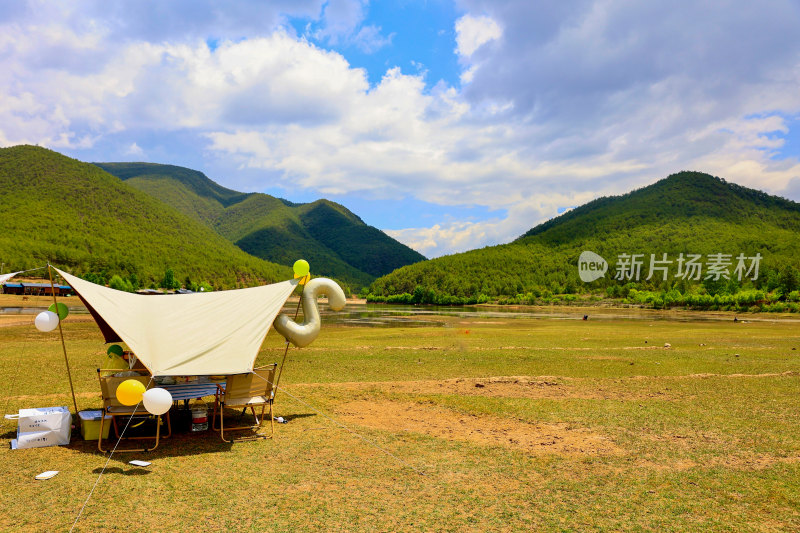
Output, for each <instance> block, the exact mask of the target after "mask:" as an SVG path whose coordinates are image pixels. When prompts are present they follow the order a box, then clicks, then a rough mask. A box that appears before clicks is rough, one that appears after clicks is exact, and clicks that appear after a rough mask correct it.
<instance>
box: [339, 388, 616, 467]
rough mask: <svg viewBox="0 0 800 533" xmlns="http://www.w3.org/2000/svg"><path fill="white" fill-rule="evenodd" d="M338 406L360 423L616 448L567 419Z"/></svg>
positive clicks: (497, 442)
mask: <svg viewBox="0 0 800 533" xmlns="http://www.w3.org/2000/svg"><path fill="white" fill-rule="evenodd" d="M337 412H338V413H339V416H340V419H341V420H343V421H345V422H349V423H352V424H358V425H360V426H366V427H370V428H374V429H381V430H384V431H392V432H414V433H422V434H425V435H430V436H433V437H437V438H442V439H447V440H452V441H465V442H472V443H477V444H481V445H487V446H505V447H508V448H515V449H520V450H524V451H525V452H527V453H530V454H534V455H539V454H562V455H575V454H582V455H617V454H620V453H621V450H620V449H619V448H618V447H617V446H615V445H614V444H613V443H612V442H611V441H610V440H609V439H608V438H606V437H604V436H602V435H600V434H597V433H594V432H592V431H590V430H588V429H585V428H577V427H573V426H570V425H569V424H544V423H539V424H526V423H524V422H520V421H517V420H511V419H507V418H501V417H495V416H476V415H469V414H463V413H456V412H454V411H452V410H449V409H442V408H438V407H432V406H428V405H420V404H418V403H414V402H395V401H383V402H375V401H367V400H358V401H353V402H348V403H346V404H343V405H341V406H339V408H338V409H337Z"/></svg>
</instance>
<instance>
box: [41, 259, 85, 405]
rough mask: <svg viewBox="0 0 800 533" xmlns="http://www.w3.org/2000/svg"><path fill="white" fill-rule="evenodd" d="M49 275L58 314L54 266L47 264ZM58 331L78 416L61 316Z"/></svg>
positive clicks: (73, 403)
mask: <svg viewBox="0 0 800 533" xmlns="http://www.w3.org/2000/svg"><path fill="white" fill-rule="evenodd" d="M47 275H48V276H50V290H51V291H52V293H53V307H55V309H56V316H58V301H57V300H56V288H55V285H53V267H52V266H50V263H48V264H47ZM58 332H59V333H60V334H61V348H62V349H63V350H64V362H65V363H66V364H67V377H68V378H69V390H70V391H72V405H73V407H75V416H78V402H76V401H75V387H74V386H73V385H72V372H70V369H69V359H67V345H66V343H65V342H64V330H63V329H61V317H60V316H58Z"/></svg>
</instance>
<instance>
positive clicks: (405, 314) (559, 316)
mask: <svg viewBox="0 0 800 533" xmlns="http://www.w3.org/2000/svg"><path fill="white" fill-rule="evenodd" d="M296 309H297V304H296V303H288V304H287V305H286V306H284V308H283V310H282V312H283V313H284V314H286V315H288V316H291V317H293V316H294V314H295V310H296ZM46 310H47V307H0V315H36V314H39V313H41V312H42V311H46ZM69 310H70V313H76V314H87V313H88V311H87V310H86V308H85V307H83V306H77V307H70V309H69ZM319 311H320V316H321V318H322V322H323V323H326V324H342V325H352V326H373V327H383V328H391V327H423V326H436V325H443V324H444V321H442V320H441V319H440V317H443V316H449V317H461V318H465V319H466V318H471V319H475V318H504V319H516V318H541V319H550V320H583V317H584V315H587V318H588V320H671V321H679V322H696V321H730V320H733V317H734V316H738V318H739V320H748V321H753V322H755V321H766V322H791V321H800V316H797V317H794V316H792V317H786V316H785V315H774V314H771V313H759V314H740V315H735V314H734V313H732V312H725V313H714V312H699V311H697V312H695V311H684V310H667V311H663V310H654V309H640V308H607V307H575V308H569V307H552V308H549V307H530V306H491V307H487V306H464V307H436V306H426V305H419V306H416V305H389V304H363V303H359V304H353V303H348V304H347V306H345V308H344V309H343V310H341V311H332V310H331V309H330V308H329V307H328V306H327V304H320V306H319ZM297 320H298V322H302V320H303V311H302V309H301V310H300V313H299V315H298V318H297Z"/></svg>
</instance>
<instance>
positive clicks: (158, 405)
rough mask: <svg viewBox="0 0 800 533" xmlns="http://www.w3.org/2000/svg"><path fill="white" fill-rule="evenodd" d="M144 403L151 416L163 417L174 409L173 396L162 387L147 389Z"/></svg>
mask: <svg viewBox="0 0 800 533" xmlns="http://www.w3.org/2000/svg"><path fill="white" fill-rule="evenodd" d="M142 403H143V404H144V408H145V409H147V412H148V413H150V414H151V415H163V414H164V413H166V412H167V411H169V408H170V407H172V394H170V393H169V391H168V390H167V389H162V388H160V387H156V388H154V389H147V390H146V391H145V393H144V396H143V397H142Z"/></svg>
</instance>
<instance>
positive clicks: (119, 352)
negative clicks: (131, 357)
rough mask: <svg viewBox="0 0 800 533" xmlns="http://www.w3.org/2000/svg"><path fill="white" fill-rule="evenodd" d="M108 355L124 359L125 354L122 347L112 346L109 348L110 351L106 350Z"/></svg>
mask: <svg viewBox="0 0 800 533" xmlns="http://www.w3.org/2000/svg"><path fill="white" fill-rule="evenodd" d="M106 353H107V354H108V355H118V356H120V357H122V353H123V350H122V346H120V345H119V344H112V345H111V346H109V347H108V350H106Z"/></svg>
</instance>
